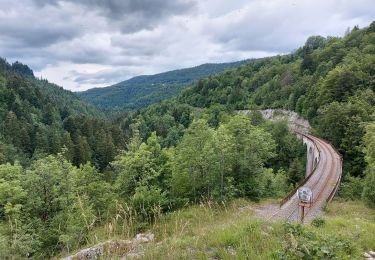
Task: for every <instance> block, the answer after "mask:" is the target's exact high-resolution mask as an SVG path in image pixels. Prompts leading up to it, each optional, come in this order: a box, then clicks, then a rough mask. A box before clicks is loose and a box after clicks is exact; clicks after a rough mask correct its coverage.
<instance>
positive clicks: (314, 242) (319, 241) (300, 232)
mask: <svg viewBox="0 0 375 260" xmlns="http://www.w3.org/2000/svg"><path fill="white" fill-rule="evenodd" d="M284 228H285V237H284V241H283V244H282V248H281V249H280V251H279V259H288V260H290V259H351V257H350V256H353V254H354V251H355V250H354V246H353V244H352V243H351V242H350V241H349V240H347V239H340V238H336V237H334V236H323V235H318V234H317V233H315V232H312V231H308V230H307V229H306V228H305V227H304V226H302V225H300V224H298V225H295V224H289V223H286V224H284Z"/></svg>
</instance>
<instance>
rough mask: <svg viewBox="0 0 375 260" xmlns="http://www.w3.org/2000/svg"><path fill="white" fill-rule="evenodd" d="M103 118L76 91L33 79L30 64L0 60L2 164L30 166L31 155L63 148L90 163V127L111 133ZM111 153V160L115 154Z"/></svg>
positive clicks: (78, 161) (48, 152) (0, 144)
mask: <svg viewBox="0 0 375 260" xmlns="http://www.w3.org/2000/svg"><path fill="white" fill-rule="evenodd" d="M101 117H103V115H102V114H101V113H100V112H99V111H98V110H97V109H96V108H94V107H93V106H91V105H88V104H86V103H84V102H82V101H81V100H80V99H79V98H77V97H76V95H75V94H73V93H72V92H70V91H67V90H64V89H63V88H62V87H59V86H57V85H55V84H51V83H49V82H48V81H47V80H40V79H37V78H35V77H34V74H33V71H32V70H31V69H30V68H29V67H28V66H27V65H24V64H22V63H20V62H15V63H13V64H9V63H8V62H7V61H6V60H5V59H0V121H1V130H0V163H4V162H14V161H16V160H18V161H20V162H22V163H23V164H25V165H27V164H28V163H29V162H30V160H32V159H33V158H38V157H40V156H43V155H45V154H56V153H58V152H60V151H61V149H62V148H63V147H64V146H65V148H66V149H67V156H68V157H69V158H71V160H72V161H73V162H74V163H75V164H76V165H79V164H80V163H82V162H86V161H87V160H89V159H90V157H91V156H94V155H96V153H95V152H94V151H93V147H94V145H93V141H92V135H93V134H91V138H89V137H90V134H88V133H87V131H89V130H90V129H87V128H93V127H96V128H97V131H99V130H100V129H102V128H105V129H106V130H105V131H106V132H111V131H112V130H111V127H109V126H107V123H105V120H104V119H103V118H101ZM79 124H80V125H81V126H80V125H79ZM83 128H86V129H83ZM91 131H92V130H91ZM113 131H115V130H113ZM117 132H119V130H118V131H117ZM119 139H121V138H120V137H116V140H119ZM121 143H122V142H120V141H119V142H118V145H121ZM90 144H91V147H90ZM109 145H112V146H113V144H111V143H110V144H109ZM106 156H107V155H106ZM108 156H109V158H112V159H113V156H114V155H113V152H112V155H108ZM90 160H91V159H90ZM92 161H93V162H95V163H98V160H96V159H94V160H92ZM107 163H108V161H106V162H105V163H104V162H103V163H102V165H103V164H107ZM100 167H104V166H100Z"/></svg>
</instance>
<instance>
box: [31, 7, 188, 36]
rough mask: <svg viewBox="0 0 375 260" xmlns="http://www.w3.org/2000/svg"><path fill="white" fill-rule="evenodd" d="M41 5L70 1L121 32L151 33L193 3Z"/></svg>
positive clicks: (183, 12)
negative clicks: (117, 27)
mask: <svg viewBox="0 0 375 260" xmlns="http://www.w3.org/2000/svg"><path fill="white" fill-rule="evenodd" d="M35 2H36V3H37V4H39V5H41V6H49V5H52V6H60V5H62V3H66V2H71V3H75V4H77V5H80V6H81V7H84V9H85V10H86V11H88V10H90V11H92V10H95V11H97V13H98V14H99V15H100V16H104V17H106V18H107V19H109V20H111V21H112V23H113V24H115V25H116V26H119V27H120V29H121V31H122V32H124V33H133V32H137V31H139V30H143V29H148V30H151V29H153V28H154V27H155V26H157V25H158V24H159V23H161V22H162V21H164V19H166V18H168V17H170V16H174V15H181V14H185V13H188V12H190V11H192V10H193V9H194V7H195V2H194V1H193V0H107V1H103V0H78V1H77V0H35Z"/></svg>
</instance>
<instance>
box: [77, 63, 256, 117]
mask: <svg viewBox="0 0 375 260" xmlns="http://www.w3.org/2000/svg"><path fill="white" fill-rule="evenodd" d="M246 62H250V61H249V60H244V61H238V62H231V63H216V64H215V63H213V64H202V65H200V66H196V67H193V68H187V69H180V70H173V71H168V72H164V73H159V74H155V75H147V76H138V77H134V78H131V79H129V80H125V81H122V82H120V83H117V84H115V85H113V86H109V87H105V88H93V89H89V90H87V91H83V92H78V93H77V95H78V96H79V97H80V98H82V99H83V100H84V101H86V102H88V103H91V104H93V105H95V106H98V107H100V108H104V109H120V110H124V109H126V110H131V109H139V108H143V107H147V106H148V105H151V104H154V103H156V102H159V101H161V100H164V99H167V98H172V97H174V96H176V95H177V94H179V93H180V92H181V91H182V90H184V89H186V88H187V87H189V86H190V85H192V84H193V83H194V82H195V81H197V80H199V79H201V78H205V77H208V76H210V75H214V74H218V73H221V72H223V71H224V70H229V69H233V68H237V67H239V66H241V65H242V64H245V63H246Z"/></svg>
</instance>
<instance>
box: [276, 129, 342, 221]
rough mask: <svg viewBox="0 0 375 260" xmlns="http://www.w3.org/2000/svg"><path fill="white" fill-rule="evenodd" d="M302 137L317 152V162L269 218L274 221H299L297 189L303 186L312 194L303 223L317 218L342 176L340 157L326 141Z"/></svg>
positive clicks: (331, 196) (313, 137) (310, 136)
mask: <svg viewBox="0 0 375 260" xmlns="http://www.w3.org/2000/svg"><path fill="white" fill-rule="evenodd" d="M297 134H299V135H302V136H303V137H304V138H307V139H309V140H310V141H312V142H313V144H314V145H315V147H316V148H317V149H318V151H319V161H318V162H317V164H316V165H315V167H314V169H313V170H312V172H311V173H310V174H309V175H308V176H307V177H306V179H305V180H303V181H302V182H301V183H300V184H299V185H298V187H297V188H296V189H294V190H293V191H292V192H291V193H290V194H289V195H288V196H287V197H286V198H285V199H284V200H283V201H282V202H281V204H280V208H279V209H278V210H277V211H276V212H275V213H274V214H273V215H272V216H271V218H275V219H286V220H288V221H290V222H292V221H297V220H299V217H300V214H301V213H300V207H299V205H298V202H299V201H298V197H297V189H298V188H299V187H302V186H305V187H309V188H310V189H311V190H312V192H313V204H312V207H311V208H306V209H305V212H304V219H305V222H309V221H311V220H312V219H314V218H315V217H316V216H318V215H319V214H320V213H321V211H322V208H323V207H324V206H325V205H326V203H328V202H330V201H331V200H332V198H333V197H334V195H335V193H336V191H337V189H338V186H339V183H340V180H341V174H342V157H341V155H340V154H339V153H338V152H337V151H336V150H335V148H334V147H333V146H332V145H331V144H330V143H328V142H327V141H325V140H323V139H320V138H318V137H315V136H312V135H304V134H301V133H297Z"/></svg>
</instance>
